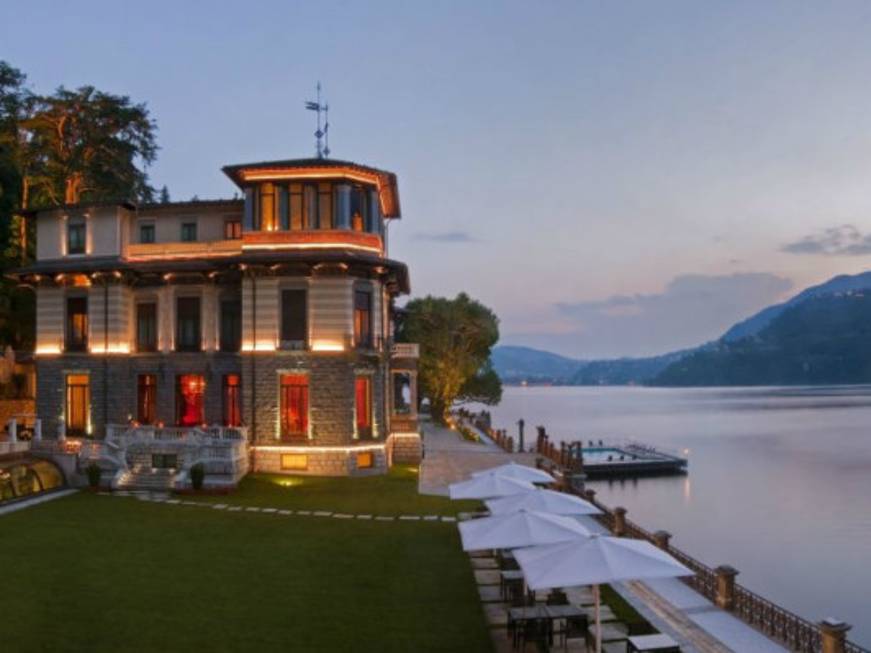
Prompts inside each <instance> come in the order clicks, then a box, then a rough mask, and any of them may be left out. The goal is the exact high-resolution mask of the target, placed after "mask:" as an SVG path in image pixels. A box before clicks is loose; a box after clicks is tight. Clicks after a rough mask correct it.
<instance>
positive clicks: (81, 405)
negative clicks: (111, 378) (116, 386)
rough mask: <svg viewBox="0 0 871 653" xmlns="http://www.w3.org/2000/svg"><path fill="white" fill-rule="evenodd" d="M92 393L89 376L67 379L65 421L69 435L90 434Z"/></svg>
mask: <svg viewBox="0 0 871 653" xmlns="http://www.w3.org/2000/svg"><path fill="white" fill-rule="evenodd" d="M90 404H91V392H90V384H89V378H88V375H87V374H68V375H67V378H66V410H65V411H64V413H65V414H64V421H65V423H66V428H67V434H68V435H73V436H84V435H86V434H87V432H88V411H89V409H90Z"/></svg>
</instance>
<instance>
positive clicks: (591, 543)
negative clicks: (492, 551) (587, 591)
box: [514, 534, 693, 653]
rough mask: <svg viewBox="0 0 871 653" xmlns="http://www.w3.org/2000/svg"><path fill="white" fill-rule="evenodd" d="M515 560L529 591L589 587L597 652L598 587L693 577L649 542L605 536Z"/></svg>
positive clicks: (523, 552)
mask: <svg viewBox="0 0 871 653" xmlns="http://www.w3.org/2000/svg"><path fill="white" fill-rule="evenodd" d="M514 557H515V558H516V560H517V563H518V564H519V565H520V569H521V570H522V571H523V577H524V578H525V580H526V584H527V586H528V587H529V588H530V589H533V590H539V589H548V588H553V587H575V586H578V585H592V586H593V594H595V597H596V652H597V653H601V650H602V623H601V619H600V615H599V603H600V600H599V585H600V584H601V583H613V582H618V581H623V580H644V579H652V578H672V577H675V576H692V574H693V572H692V571H690V570H689V569H687V568H686V567H684V566H683V565H682V564H680V563H679V562H678V561H677V560H675V559H674V558H672V557H671V556H670V555H668V554H667V553H666V552H665V551H663V550H662V549H658V548H656V547H655V546H653V545H652V544H651V543H650V542H645V541H643V540H633V539H627V538H621V537H611V536H606V535H598V534H596V535H592V536H590V537H580V538H577V539H574V540H571V541H568V542H560V543H557V544H549V545H545V546H536V547H531V548H527V549H519V550H517V551H515V552H514Z"/></svg>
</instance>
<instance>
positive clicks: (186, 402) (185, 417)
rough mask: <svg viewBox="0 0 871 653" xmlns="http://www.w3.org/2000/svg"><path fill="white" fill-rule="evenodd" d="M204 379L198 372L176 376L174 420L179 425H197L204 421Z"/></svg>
mask: <svg viewBox="0 0 871 653" xmlns="http://www.w3.org/2000/svg"><path fill="white" fill-rule="evenodd" d="M205 389H206V381H205V379H204V378H203V377H202V376H200V375H199V374H181V375H179V376H178V377H176V392H175V415H176V418H175V421H176V423H177V424H178V425H179V426H198V425H200V424H202V423H203V422H204V421H205V415H204V414H203V393H204V391H205Z"/></svg>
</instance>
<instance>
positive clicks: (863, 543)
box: [490, 386, 871, 646]
mask: <svg viewBox="0 0 871 653" xmlns="http://www.w3.org/2000/svg"><path fill="white" fill-rule="evenodd" d="M490 411H491V413H492V414H493V426H494V428H506V429H508V431H509V433H510V434H512V435H514V436H515V438H516V436H517V425H516V422H517V420H518V419H520V418H523V419H525V420H526V424H527V426H526V434H527V446H529V444H530V443H534V441H535V435H534V433H535V428H534V427H535V426H536V425H538V424H543V425H545V426H546V427H547V430H548V433H549V434H551V437H552V438H553V439H554V440H556V441H559V440H561V439H564V440H567V441H568V440H577V439H584V440H589V439H591V438H595V439H599V438H601V439H603V440H621V439H629V438H632V439H637V440H640V441H642V442H645V443H647V444H651V445H654V446H656V445H659V446H662V447H667V448H671V449H675V450H684V449H686V450H688V451H689V460H690V465H689V474H688V475H687V476H679V477H658V478H642V479H637V480H626V481H612V482H608V481H600V482H594V483H590V485H589V487H592V488H593V489H595V490H596V491H597V493H598V497H599V498H601V499H602V501H604V502H605V504H607V505H610V506H616V505H622V506H625V507H626V508H627V509H628V511H629V513H628V516H629V518H630V519H632V520H634V521H636V522H637V523H639V524H640V525H641V526H644V527H645V528H648V529H650V530H657V529H665V530H667V531H669V532H670V533H672V535H673V538H672V543H673V544H674V545H675V546H677V547H680V548H682V549H684V550H685V551H686V552H687V553H689V554H690V555H692V556H694V557H696V558H698V559H700V560H702V561H703V562H705V563H707V564H709V565H711V566H716V565H718V564H723V563H727V564H731V565H732V566H734V567H735V568H737V569H738V570H739V571H740V575H739V577H738V580H739V582H741V583H742V584H744V585H745V586H747V587H748V588H750V589H751V590H753V591H756V592H758V593H760V594H762V595H763V596H765V597H767V598H769V599H772V600H774V601H775V602H776V603H779V604H781V605H783V606H785V607H787V608H789V609H790V610H793V611H794V612H797V613H798V614H800V615H801V616H803V617H805V618H806V619H809V620H811V621H818V620H820V619H822V618H824V617H827V616H834V617H838V618H840V619H843V620H845V621H847V622H848V623H852V624H853V630H852V631H850V638H851V639H852V640H854V641H856V642H857V643H859V644H862V645H864V646H871V387H869V386H845V387H826V388H706V389H692V390H686V389H655V388H622V387H621V388H519V387H510V388H509V387H506V388H505V392H504V395H503V399H502V403H501V404H500V405H499V406H497V407H491V408H490Z"/></svg>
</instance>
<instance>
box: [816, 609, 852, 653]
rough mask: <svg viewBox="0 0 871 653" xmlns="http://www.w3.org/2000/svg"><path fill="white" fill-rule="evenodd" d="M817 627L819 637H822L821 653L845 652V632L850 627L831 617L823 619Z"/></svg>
mask: <svg viewBox="0 0 871 653" xmlns="http://www.w3.org/2000/svg"><path fill="white" fill-rule="evenodd" d="M818 625H819V628H820V635H822V645H823V647H822V653H844V651H845V650H846V646H845V644H846V642H847V631H848V630H850V628H852V626H850V624H847V623H844V622H843V621H841V620H839V619H832V618H831V617H829V618H828V619H824V620H823V621H821V622H820V623H819V624H818Z"/></svg>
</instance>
